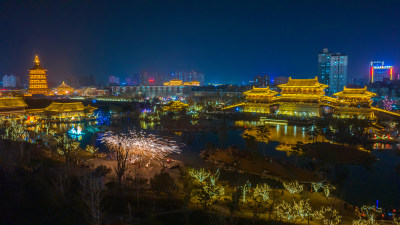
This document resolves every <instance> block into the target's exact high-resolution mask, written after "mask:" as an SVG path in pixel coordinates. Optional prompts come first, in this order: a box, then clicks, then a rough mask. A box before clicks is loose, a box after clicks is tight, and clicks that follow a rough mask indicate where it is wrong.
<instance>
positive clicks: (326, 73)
mask: <svg viewBox="0 0 400 225" xmlns="http://www.w3.org/2000/svg"><path fill="white" fill-rule="evenodd" d="M347 65H348V56H347V55H345V54H340V53H331V52H329V51H328V49H327V48H324V49H323V50H322V52H320V53H319V54H318V79H319V80H320V81H321V82H322V83H323V84H327V85H329V90H328V93H329V94H333V93H336V92H339V91H343V87H344V86H346V85H347Z"/></svg>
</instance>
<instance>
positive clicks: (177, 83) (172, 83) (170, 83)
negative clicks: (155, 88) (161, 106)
mask: <svg viewBox="0 0 400 225" xmlns="http://www.w3.org/2000/svg"><path fill="white" fill-rule="evenodd" d="M164 86H200V82H199V81H189V82H183V81H182V80H179V79H173V80H170V81H168V82H164Z"/></svg>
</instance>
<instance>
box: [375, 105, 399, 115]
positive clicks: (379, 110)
mask: <svg viewBox="0 0 400 225" xmlns="http://www.w3.org/2000/svg"><path fill="white" fill-rule="evenodd" d="M371 109H372V110H373V111H374V112H382V113H386V114H390V115H392V116H398V117H400V113H397V112H391V111H388V110H384V109H380V108H377V107H371Z"/></svg>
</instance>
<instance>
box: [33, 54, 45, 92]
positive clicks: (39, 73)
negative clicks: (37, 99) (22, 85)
mask: <svg viewBox="0 0 400 225" xmlns="http://www.w3.org/2000/svg"><path fill="white" fill-rule="evenodd" d="M34 63H35V65H34V66H33V67H32V69H30V70H29V90H28V91H29V93H30V94H48V93H49V87H48V85H47V74H46V71H47V70H46V69H44V68H43V67H42V66H41V65H40V60H39V57H38V56H37V55H36V56H35V60H34Z"/></svg>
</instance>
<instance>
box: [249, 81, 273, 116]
mask: <svg viewBox="0 0 400 225" xmlns="http://www.w3.org/2000/svg"><path fill="white" fill-rule="evenodd" d="M243 94H244V95H245V96H246V103H245V104H244V106H243V111H244V112H252V113H271V112H272V110H271V105H272V104H273V100H274V98H275V96H276V95H277V94H278V92H276V91H273V90H271V89H269V87H266V88H256V87H253V89H251V90H249V91H246V92H244V93H243Z"/></svg>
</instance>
